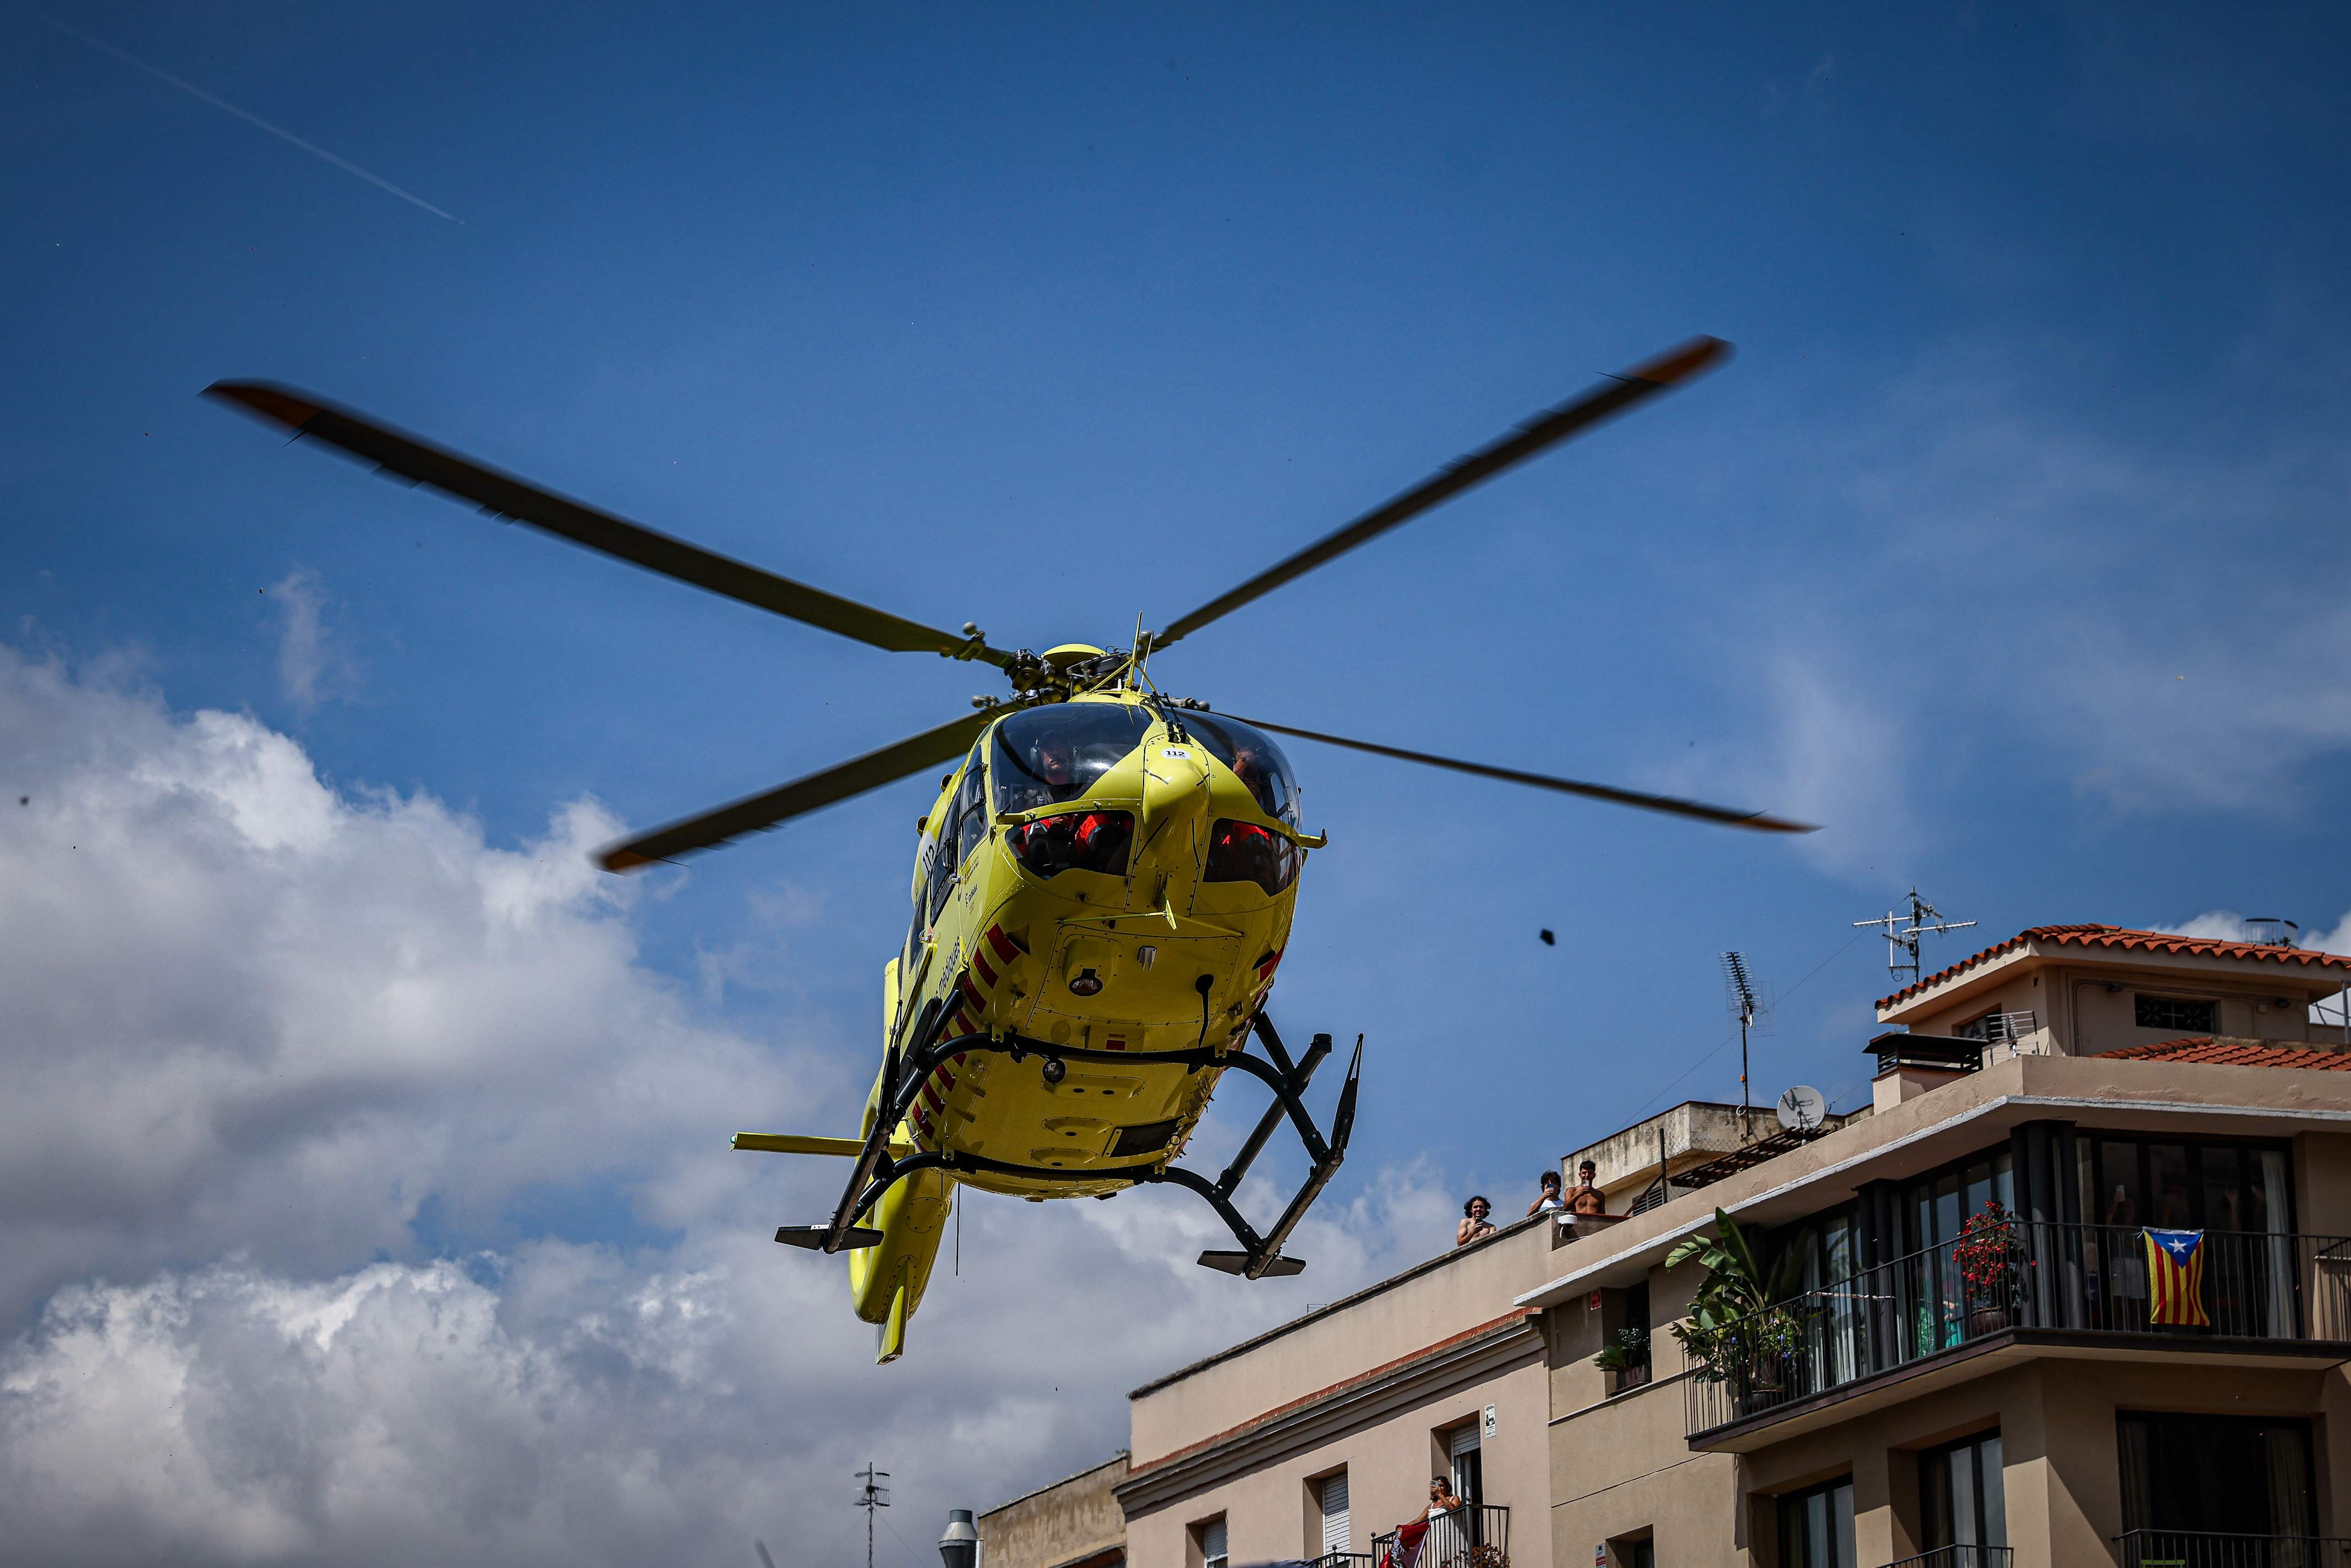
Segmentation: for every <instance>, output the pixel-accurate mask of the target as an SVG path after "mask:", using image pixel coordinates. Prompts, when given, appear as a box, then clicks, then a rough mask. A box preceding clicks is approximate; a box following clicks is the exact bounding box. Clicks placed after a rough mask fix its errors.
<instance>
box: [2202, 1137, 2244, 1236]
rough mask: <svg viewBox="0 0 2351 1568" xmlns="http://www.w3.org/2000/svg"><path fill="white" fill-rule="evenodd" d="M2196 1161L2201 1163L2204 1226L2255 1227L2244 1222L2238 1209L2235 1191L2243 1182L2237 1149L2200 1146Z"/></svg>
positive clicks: (2213, 1227)
mask: <svg viewBox="0 0 2351 1568" xmlns="http://www.w3.org/2000/svg"><path fill="white" fill-rule="evenodd" d="M2196 1153H2197V1156H2198V1157H2197V1164H2198V1166H2200V1167H2201V1172H2200V1178H2199V1186H2202V1188H2203V1189H2204V1191H2203V1197H2204V1228H2205V1229H2207V1230H2251V1229H2255V1228H2257V1227H2254V1226H2249V1225H2247V1224H2245V1223H2244V1216H2243V1215H2242V1214H2241V1213H2240V1212H2239V1207H2240V1205H2239V1203H2238V1201H2237V1198H2238V1194H2239V1193H2240V1192H2241V1191H2242V1190H2243V1182H2242V1179H2241V1176H2239V1173H2238V1170H2237V1151H2236V1150H2234V1149H2232V1148H2229V1147H2226V1146H2222V1147H2219V1148H2210V1149H2199V1150H2197V1151H2196Z"/></svg>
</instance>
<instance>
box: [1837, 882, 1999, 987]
mask: <svg viewBox="0 0 2351 1568" xmlns="http://www.w3.org/2000/svg"><path fill="white" fill-rule="evenodd" d="M1930 920H1931V921H1934V922H1936V924H1935V925H1928V924H1927V923H1928V921H1930ZM1974 924H1975V922H1974V921H1972V920H1945V919H1944V918H1943V912H1942V911H1941V910H1939V909H1938V908H1936V907H1935V906H1934V905H1933V904H1929V903H1928V902H1927V901H1926V900H1925V899H1923V898H1921V897H1919V896H1918V890H1917V888H1915V887H1914V888H1912V889H1911V890H1910V913H1908V914H1907V915H1904V914H1901V913H1899V912H1897V911H1895V910H1891V909H1889V910H1887V911H1886V913H1885V914H1883V915H1879V916H1878V917H1877V918H1876V919H1875V920H1856V921H1855V922H1854V923H1853V925H1854V929H1855V930H1856V931H1859V930H1861V929H1863V928H1864V927H1865V926H1871V925H1882V926H1884V927H1885V928H1886V973H1887V974H1888V975H1890V976H1892V977H1894V978H1896V979H1897V980H1898V979H1900V978H1901V977H1902V976H1903V974H1904V972H1905V971H1907V972H1908V974H1909V976H1910V983H1911V984H1912V985H1914V986H1915V985H1917V983H1918V938H1919V937H1921V936H1936V935H1938V934H1939V933H1941V932H1945V931H1964V930H1966V929H1967V928H1968V927H1969V926H1970V925H1974Z"/></svg>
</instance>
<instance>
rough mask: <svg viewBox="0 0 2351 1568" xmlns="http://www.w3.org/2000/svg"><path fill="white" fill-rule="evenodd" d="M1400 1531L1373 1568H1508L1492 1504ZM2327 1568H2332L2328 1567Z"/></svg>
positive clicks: (1503, 1515) (1381, 1543) (1501, 1526)
mask: <svg viewBox="0 0 2351 1568" xmlns="http://www.w3.org/2000/svg"><path fill="white" fill-rule="evenodd" d="M1399 1533H1401V1532H1400V1531H1394V1530H1391V1531H1388V1532H1387V1533H1386V1534H1385V1535H1380V1536H1374V1538H1373V1540H1372V1560H1373V1563H1374V1568H1382V1565H1384V1568H1510V1510H1509V1509H1507V1508H1502V1507H1499V1506H1497V1505H1496V1504H1493V1503H1469V1504H1465V1505H1464V1506H1462V1507H1460V1508H1457V1509H1455V1510H1454V1511H1452V1512H1450V1513H1440V1514H1438V1515H1437V1517H1436V1518H1435V1519H1432V1520H1430V1521H1428V1533H1427V1534H1426V1535H1424V1536H1423V1537H1421V1540H1420V1544H1419V1547H1418V1549H1417V1550H1415V1549H1414V1548H1412V1547H1410V1546H1406V1547H1405V1549H1404V1550H1403V1551H1402V1552H1392V1550H1391V1549H1392V1548H1394V1547H1395V1543H1396V1537H1397V1535H1398V1534H1399ZM2329 1568H2333V1565H2332V1564H2330V1565H2329Z"/></svg>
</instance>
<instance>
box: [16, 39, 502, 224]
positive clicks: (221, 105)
mask: <svg viewBox="0 0 2351 1568" xmlns="http://www.w3.org/2000/svg"><path fill="white" fill-rule="evenodd" d="M25 9H26V10H27V11H28V12H31V14H32V15H34V16H38V17H39V18H40V19H41V20H42V21H44V22H47V24H48V25H49V26H52V27H55V28H56V29H57V31H58V32H60V33H63V34H65V35H66V37H69V38H78V39H79V40H80V41H81V42H83V43H85V44H88V45H89V47H91V48H93V49H96V50H98V51H99V53H101V54H107V55H111V56H113V57H115V58H116V59H118V60H120V61H121V62H122V63H123V64H124V65H126V66H129V67H131V68H132V69H134V70H142V71H145V72H146V73H147V74H148V75H149V76H151V77H153V78H155V79H156V80H158V81H162V82H169V83H170V84H171V85H172V86H173V87H175V88H178V89H180V90H181V91H182V92H184V93H186V94H187V95H188V96H189V97H191V98H195V99H203V100H204V102H206V103H209V104H211V105H212V106H213V107H214V109H218V110H226V111H227V112H228V113H230V114H234V115H235V116H236V117H237V118H238V119H239V120H244V121H245V122H246V124H247V125H252V126H257V127H259V128H260V129H261V130H263V131H267V132H269V134H270V135H272V136H275V137H277V139H278V140H279V141H290V142H292V143H293V144H294V145H295V146H297V147H299V148H300V149H301V150H302V151H303V152H308V154H309V155H310V156H311V157H313V158H316V159H319V161H321V162H328V163H332V164H333V165H334V166H335V167H336V168H338V169H340V170H342V171H343V172H346V173H350V174H357V175H358V176H359V177H360V179H362V180H365V181H366V182H367V183H369V184H371V185H373V186H375V187H376V188H377V189H378V190H381V191H389V192H391V193H392V194H393V195H395V196H398V197H399V198H400V199H401V200H402V201H403V202H406V203H408V204H410V205H411V206H416V207H423V209H424V210H425V211H426V212H428V213H431V214H433V215H434V217H436V218H447V219H448V220H449V221H450V222H451V223H453V224H456V225H459V226H460V227H462V226H464V224H465V219H463V218H460V217H457V216H455V214H449V213H444V212H443V211H442V210H441V209H440V208H438V207H436V206H434V204H432V203H430V202H428V201H426V200H425V199H424V198H423V197H422V196H419V195H417V194H415V193H413V192H409V191H403V190H402V189H401V188H400V187H399V186H397V185H395V184H393V183H392V182H391V181H389V180H387V179H384V178H383V177H382V176H381V175H379V174H371V173H369V172H367V171H366V170H365V169H362V168H360V166H359V165H358V164H356V163H354V162H350V160H349V159H347V158H338V157H336V156H335V155H334V154H333V153H331V152H328V151H327V150H326V149H325V148H323V147H321V146H319V144H318V143H316V142H314V141H303V140H302V139H301V138H300V137H298V136H297V135H295V134H294V133H293V132H292V131H287V130H286V129H285V128H284V127H282V126H277V125H272V124H270V123H269V121H267V120H264V119H262V118H261V116H259V115H257V114H254V113H250V112H248V111H247V110H242V109H239V108H237V106H236V105H235V104H233V103H231V102H229V101H228V100H227V99H225V98H215V97H214V96H213V95H212V94H211V93H208V92H206V91H205V90H204V89H202V88H200V87H198V86H196V84H195V83H193V82H190V81H183V80H181V79H180V78H178V77H175V76H173V75H172V73H171V72H170V71H167V70H164V69H162V68H161V67H158V66H151V65H149V64H148V63H147V62H146V61H145V60H142V59H141V58H140V57H138V56H136V55H131V54H125V53H124V52H123V51H122V50H120V49H118V48H116V47H114V46H113V45H112V44H110V43H108V42H107V41H106V40H105V39H103V38H94V37H90V36H89V34H88V33H85V32H83V31H82V30H81V29H80V28H78V27H76V26H68V24H66V23H64V22H60V21H58V20H57V18H56V17H55V16H49V15H47V13H46V12H41V11H34V10H33V9H32V7H31V6H29V5H28V6H26V7H25Z"/></svg>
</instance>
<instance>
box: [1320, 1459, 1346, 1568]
mask: <svg viewBox="0 0 2351 1568" xmlns="http://www.w3.org/2000/svg"><path fill="white" fill-rule="evenodd" d="M1353 1542H1354V1533H1353V1531H1352V1530H1351V1529H1350V1528H1349V1526H1348V1523H1347V1472H1346V1471H1344V1470H1341V1471H1340V1472H1339V1473H1338V1474H1337V1475H1335V1476H1325V1477H1323V1478H1322V1552H1323V1555H1325V1556H1328V1555H1330V1554H1331V1553H1332V1552H1352V1551H1353V1550H1354V1544H1353Z"/></svg>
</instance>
